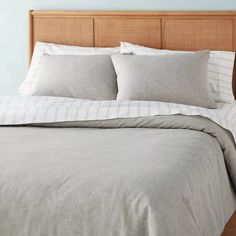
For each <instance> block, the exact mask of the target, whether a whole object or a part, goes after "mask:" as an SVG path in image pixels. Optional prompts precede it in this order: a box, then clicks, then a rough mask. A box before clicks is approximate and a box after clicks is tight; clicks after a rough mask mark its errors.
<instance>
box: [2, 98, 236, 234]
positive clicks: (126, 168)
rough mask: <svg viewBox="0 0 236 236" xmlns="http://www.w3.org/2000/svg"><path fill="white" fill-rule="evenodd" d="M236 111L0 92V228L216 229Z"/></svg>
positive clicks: (223, 212) (225, 207) (228, 205)
mask: <svg viewBox="0 0 236 236" xmlns="http://www.w3.org/2000/svg"><path fill="white" fill-rule="evenodd" d="M9 101H10V103H9ZM16 101H17V102H16ZM15 108H17V112H15V111H16V110H15ZM26 108H27V110H26V112H24V111H25V109H26ZM234 109H235V108H234V106H233V104H222V105H220V106H219V108H218V109H216V110H208V109H202V108H196V107H189V106H182V105H178V104H165V103H158V102H147V101H144V102H142V101H128V102H127V101H119V102H116V101H99V102H94V101H84V100H77V99H67V98H63V99H62V98H51V97H48V98H40V97H30V98H28V97H27V98H7V99H1V97H0V122H2V121H3V119H2V118H4V122H3V123H0V125H1V127H0V129H1V132H0V146H1V148H0V218H1V221H0V235H4V236H19V235H21V236H28V235H30V236H41V235H55V236H65V235H68V236H77V235H87V236H94V235H96V236H111V235H116V236H156V235H158V236H173V235H175V236H185V235H186V236H200V235H201V236H216V235H220V234H221V232H222V231H223V228H224V225H225V222H226V221H227V220H228V219H229V218H230V216H231V215H232V213H233V211H234V210H235V209H236V197H235V189H236V148H235V140H234V136H235V133H234V132H235V129H234V128H233V126H234V121H231V122H230V119H231V118H232V117H233V114H234ZM55 112H57V115H55ZM180 113H181V114H180ZM45 114H46V115H45ZM75 116H76V118H75ZM204 116H205V117H204ZM224 117H226V119H228V118H227V117H229V118H230V119H228V120H225V119H224ZM233 134H234V136H233ZM9 147H11V148H9ZM229 179H230V181H229ZM9 222H11V225H9Z"/></svg>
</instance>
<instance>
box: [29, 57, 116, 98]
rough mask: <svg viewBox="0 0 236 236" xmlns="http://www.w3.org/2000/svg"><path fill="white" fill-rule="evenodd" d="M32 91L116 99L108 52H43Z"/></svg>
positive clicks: (114, 77) (48, 94) (35, 92)
mask: <svg viewBox="0 0 236 236" xmlns="http://www.w3.org/2000/svg"><path fill="white" fill-rule="evenodd" d="M32 95H38V96H57V97H71V98H79V99H91V100H112V99H116V95H117V83H116V73H115V70H114V67H113V64H112V61H111V57H110V55H86V56H85V55H81V56H80V55H76V56H71V55H70V56H65V55H56V56H55V55H53V56H52V55H47V54H45V55H43V56H42V57H41V60H40V65H39V72H38V75H37V77H36V79H35V81H34V82H33V92H32Z"/></svg>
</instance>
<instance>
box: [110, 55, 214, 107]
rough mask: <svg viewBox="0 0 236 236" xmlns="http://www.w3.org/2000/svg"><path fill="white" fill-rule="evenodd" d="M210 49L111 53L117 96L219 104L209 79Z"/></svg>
mask: <svg viewBox="0 0 236 236" xmlns="http://www.w3.org/2000/svg"><path fill="white" fill-rule="evenodd" d="M208 58H209V52H208V51H201V52H195V53H186V54H171V55H155V56H136V55H112V61H113V64H114V67H115V70H116V73H117V83H118V95H117V99H118V100H151V101H161V102H171V103H180V104H186V105H193V106H200V107H205V108H216V103H215V101H214V100H213V99H212V98H211V97H210V95H209V88H208V83H207V69H208Z"/></svg>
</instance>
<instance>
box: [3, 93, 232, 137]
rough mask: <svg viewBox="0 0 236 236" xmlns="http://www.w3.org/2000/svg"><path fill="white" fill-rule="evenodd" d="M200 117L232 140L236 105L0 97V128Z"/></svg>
mask: <svg viewBox="0 0 236 236" xmlns="http://www.w3.org/2000/svg"><path fill="white" fill-rule="evenodd" d="M174 114H183V115H201V116H204V117H208V118H210V119H212V120H213V121H215V122H216V123H218V124H219V125H221V126H222V127H224V128H226V129H228V130H230V131H231V132H232V133H233V135H234V137H235V138H236V102H234V103H219V104H218V108H217V109H205V108H201V107H193V106H187V105H181V104H173V103H164V102H152V101H115V100H114V101H87V100H84V101H83V100H78V99H71V98H55V97H0V125H19V124H20V125H23V124H31V123H50V122H66V121H86V120H87V121H89V120H106V119H114V118H131V117H148V116H156V115H174Z"/></svg>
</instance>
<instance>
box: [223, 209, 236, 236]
mask: <svg viewBox="0 0 236 236" xmlns="http://www.w3.org/2000/svg"><path fill="white" fill-rule="evenodd" d="M235 235H236V212H235V213H234V214H233V216H232V217H231V219H230V220H229V222H228V223H227V224H226V226H225V229H224V232H223V234H222V235H221V236H235Z"/></svg>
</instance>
